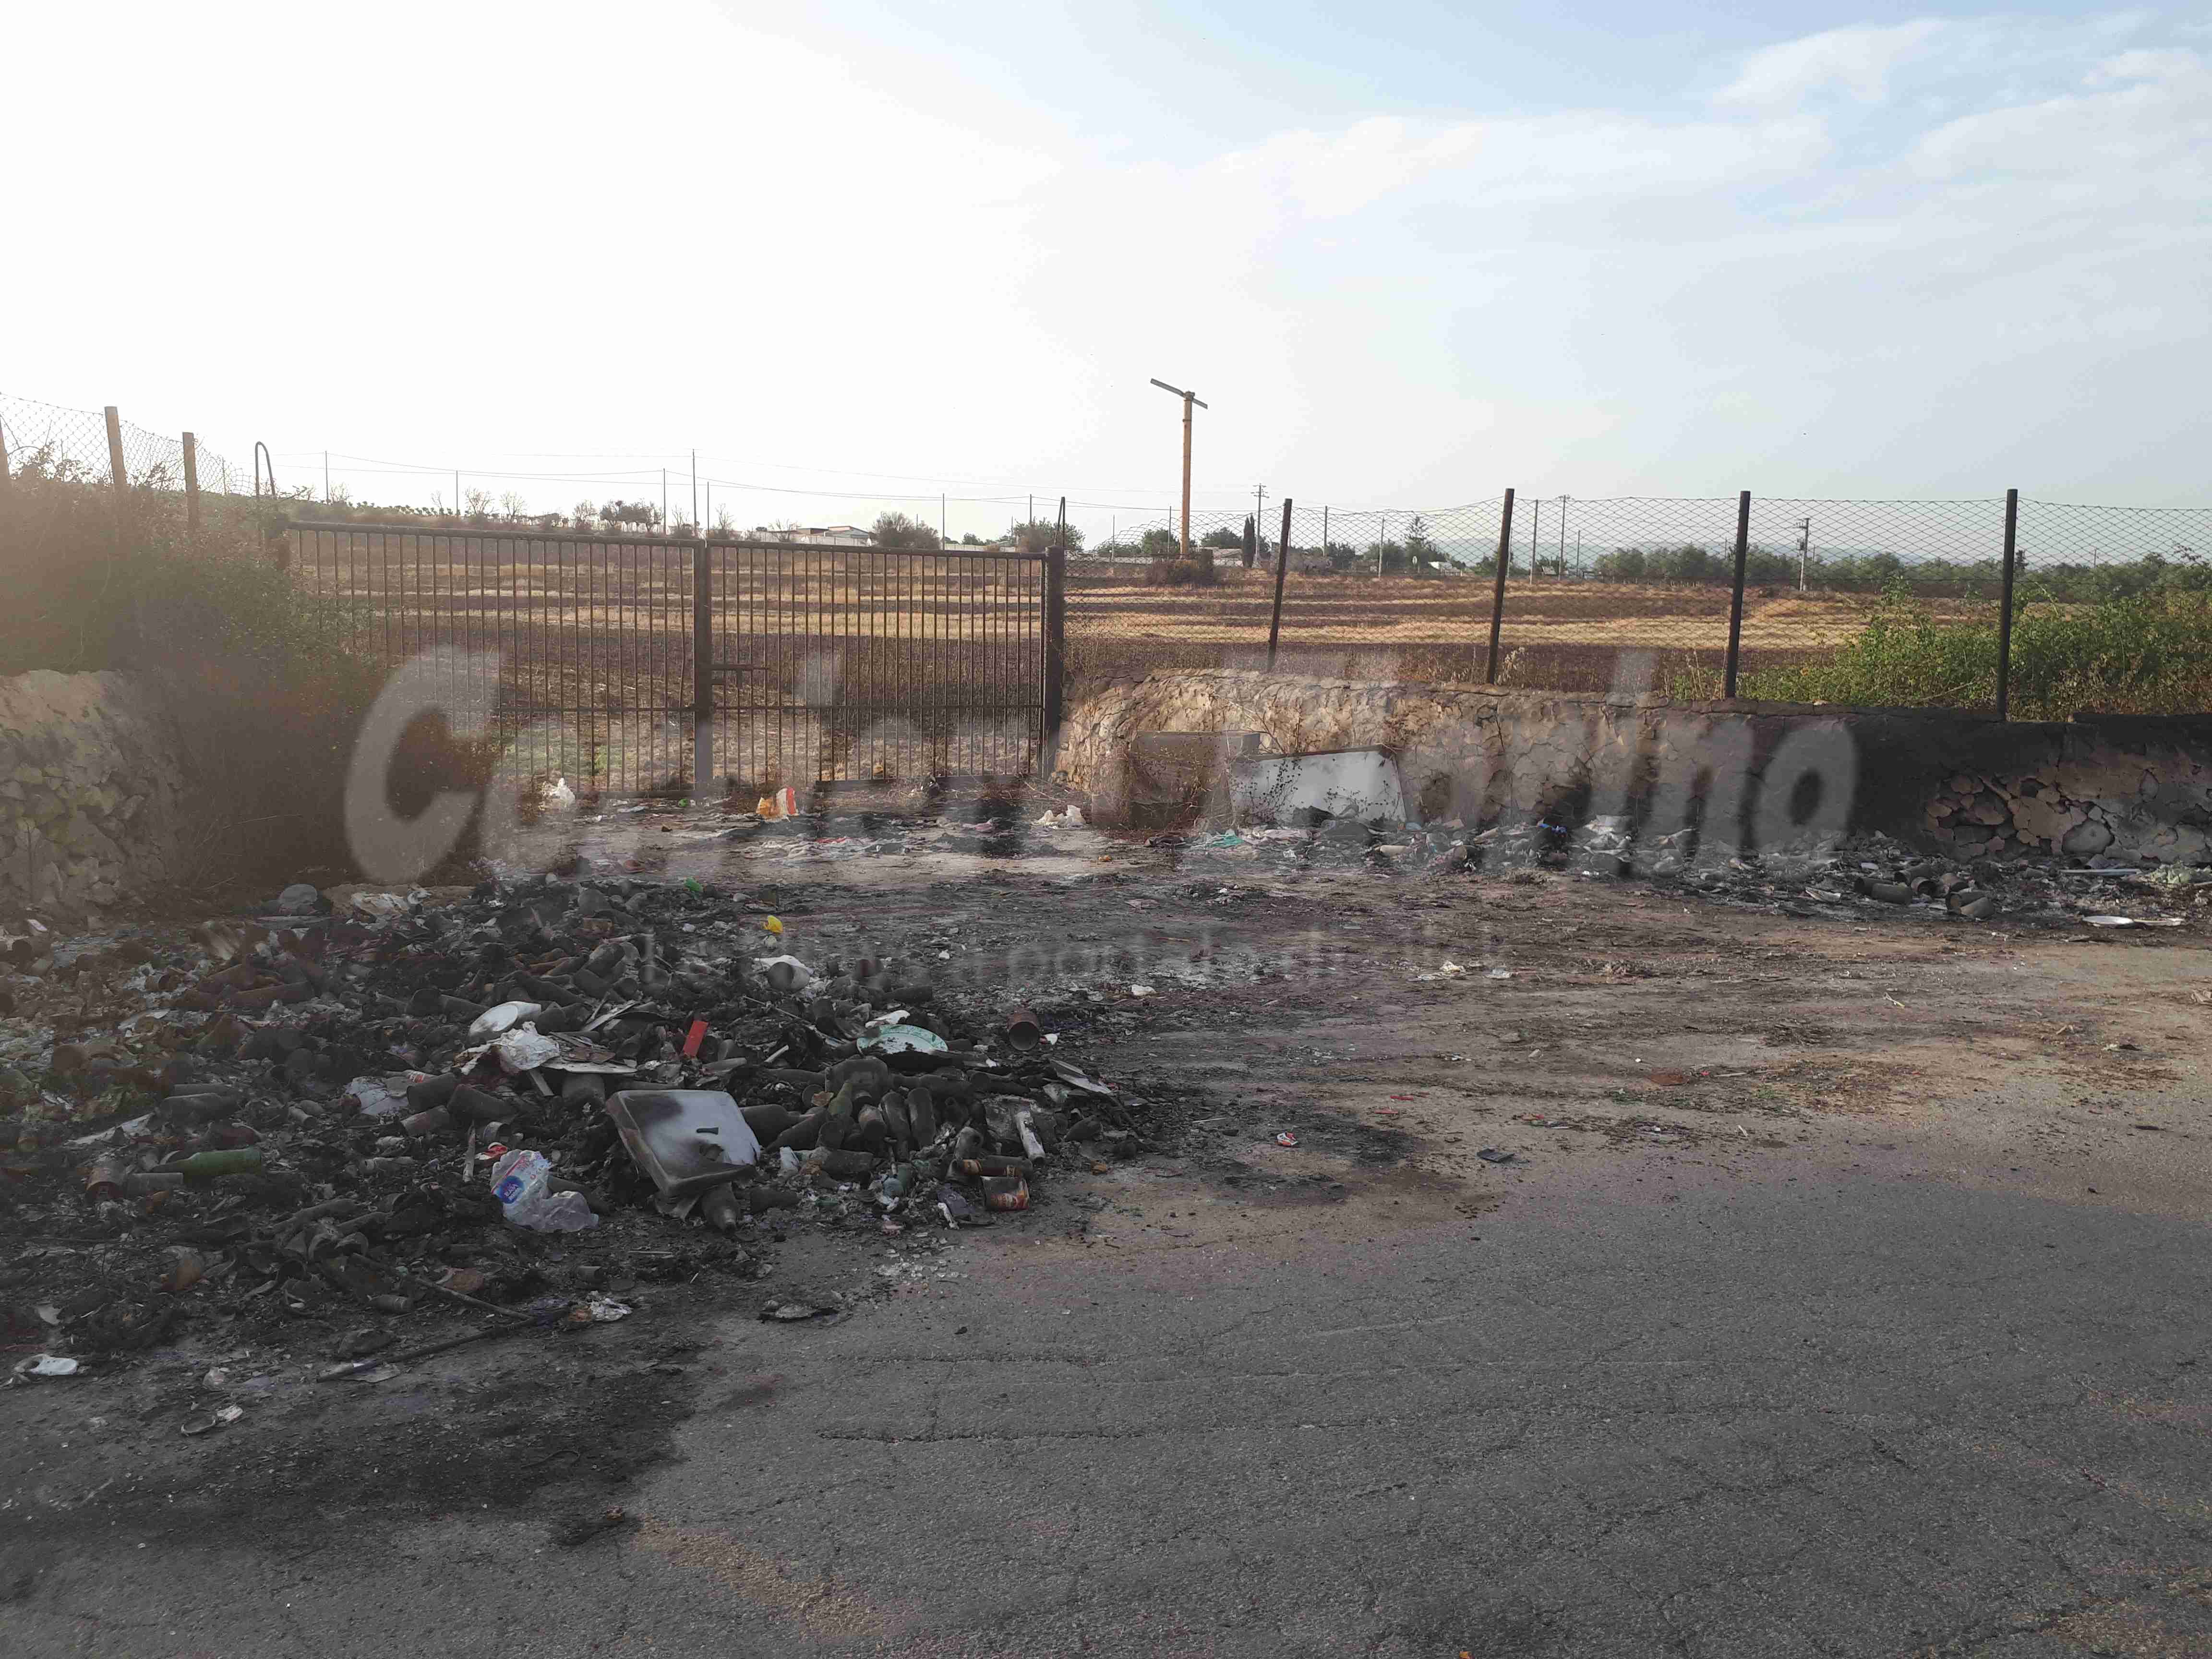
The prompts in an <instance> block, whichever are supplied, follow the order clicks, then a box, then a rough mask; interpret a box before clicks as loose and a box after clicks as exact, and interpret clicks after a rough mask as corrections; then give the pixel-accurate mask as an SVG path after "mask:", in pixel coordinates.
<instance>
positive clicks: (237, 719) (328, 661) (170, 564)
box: [0, 467, 472, 884]
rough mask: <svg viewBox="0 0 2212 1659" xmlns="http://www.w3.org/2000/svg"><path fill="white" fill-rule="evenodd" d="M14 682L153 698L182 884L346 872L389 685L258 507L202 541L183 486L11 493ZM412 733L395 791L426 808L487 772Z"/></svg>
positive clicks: (3, 509) (6, 666)
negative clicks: (107, 673)
mask: <svg viewBox="0 0 2212 1659" xmlns="http://www.w3.org/2000/svg"><path fill="white" fill-rule="evenodd" d="M0 584H4V586H5V591H6V592H8V594H9V598H10V603H9V605H6V606H0V675H8V674H15V673H20V672H22V671H27V670H30V669H34V668H46V669H54V670H58V671H62V672H88V671H100V670H113V671H120V672H123V673H125V674H128V675H130V676H131V677H132V678H133V679H134V680H136V681H137V682H138V683H139V684H142V685H143V686H144V687H146V688H148V689H149V690H150V691H151V692H152V694H153V696H154V699H155V702H157V704H158V706H159V707H160V708H161V710H162V712H163V713H164V714H165V715H166V717H167V721H168V723H169V725H170V726H172V728H173V732H174V735H175V740H176V744H177V749H178V753H177V756H176V759H177V762H178V764H179V769H180V770H181V772H182V774H183V775H184V777H185V782H186V793H185V802H184V807H183V818H184V823H183V825H182V833H181V836H180V846H179V859H178V860H177V866H176V873H177V875H178V876H179V878H180V879H181V880H183V881H185V882H186V883H187V884H221V883H225V882H231V881H249V882H265V881H269V880H275V879H279V878H287V879H289V878H290V877H291V875H292V874H294V873H295V872H298V871H300V870H303V869H308V868H321V869H328V870H342V869H344V868H345V867H347V866H348V864H349V858H348V854H347V849H346V845H345V838H344V829H343V823H344V820H343V805H344V801H343V786H344V779H345V772H346V765H347V763H348V760H349V757H350V755H351V752H352V745H353V741H354V738H355V734H356V732H357V731H358V730H359V728H360V724H361V720H362V715H363V714H364V713H365V711H366V710H367V708H368V704H369V702H371V701H372V700H373V699H374V696H375V694H376V690H377V688H378V685H379V683H380V674H379V672H378V671H377V670H376V669H375V668H374V666H373V665H369V664H368V663H366V662H363V661H362V660H360V659H356V657H355V656H354V655H352V654H351V653H349V651H348V650H347V649H346V647H345V645H344V641H345V640H346V639H347V637H348V636H349V629H348V620H349V619H348V617H346V615H345V612H344V611H343V608H342V605H341V604H340V602H337V601H332V600H329V599H316V598H314V597H313V596H312V595H309V594H306V593H303V592H301V591H300V589H299V587H298V586H297V585H296V584H295V583H294V582H293V581H292V580H291V579H290V577H289V575H288V574H286V573H285V571H284V570H283V568H280V567H279V565H278V563H277V562H276V560H275V559H274V558H272V556H270V550H269V549H268V548H267V547H266V546H264V543H263V541H262V538H261V535H260V533H259V527H258V525H257V524H256V523H255V522H254V521H253V520H252V516H251V514H250V513H239V514H231V515H227V516H226V517H224V518H222V519H219V520H216V521H214V522H211V523H208V524H204V525H203V526H201V529H200V531H199V533H197V535H194V534H191V533H188V532H187V530H186V527H185V513H184V504H183V501H182V500H181V498H180V497H179V496H177V495H173V494H167V493H164V492H161V491H156V490H147V489H141V490H133V491H132V492H131V493H130V494H129V495H127V496H124V497H122V498H120V499H118V496H117V495H116V493H115V492H114V491H113V490H112V489H109V488H107V487H106V486H104V485H98V484H93V483H83V482H79V481H76V480H72V479H70V478H67V477H55V476H52V474H50V473H47V472H46V471H42V470H40V469H38V468H35V467H33V468H27V469H25V470H24V471H20V472H17V473H16V474H15V476H14V477H11V478H10V479H9V480H8V482H7V483H6V485H5V487H4V488H0ZM412 735H416V736H420V737H421V738H422V739H423V741H422V742H419V743H415V744H410V749H409V751H408V753H407V755H406V756H405V757H404V759H403V763H402V766H401V768H400V769H399V770H400V772H401V773H402V774H403V778H402V781H399V782H398V784H397V785H396V786H395V791H394V793H395V796H397V797H414V798H416V799H414V801H413V803H412V805H419V804H420V801H421V800H422V799H428V794H429V793H430V792H431V790H432V789H433V788H434V787H439V783H440V781H441V780H442V779H445V778H447V777H450V776H452V775H455V774H457V773H458V774H460V775H466V774H468V773H469V772H471V770H472V767H471V764H470V757H463V756H459V755H458V754H456V753H453V752H452V751H451V750H449V749H448V748H447V746H446V745H444V744H440V743H439V742H438V741H437V738H438V737H439V736H440V734H439V733H435V732H423V733H420V734H412ZM395 805H398V806H400V807H401V809H402V810H412V806H411V805H410V801H409V800H407V799H395Z"/></svg>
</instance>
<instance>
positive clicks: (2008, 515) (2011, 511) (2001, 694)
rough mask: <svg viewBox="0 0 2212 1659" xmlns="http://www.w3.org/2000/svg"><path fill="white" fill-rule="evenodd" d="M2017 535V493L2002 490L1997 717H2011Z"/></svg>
mask: <svg viewBox="0 0 2212 1659" xmlns="http://www.w3.org/2000/svg"><path fill="white" fill-rule="evenodd" d="M2019 534H2020V491H2018V490H2017V489H2008V490H2006V491H2005V529H2004V580H2003V587H2004V600H2003V603H2004V614H2003V616H2002V617H1999V618H1998V619H1997V718H1998V719H1999V720H2009V719H2010V718H2011V717H2012V568H2013V560H2014V547H2015V543H2016V541H2017V539H2018V538H2019Z"/></svg>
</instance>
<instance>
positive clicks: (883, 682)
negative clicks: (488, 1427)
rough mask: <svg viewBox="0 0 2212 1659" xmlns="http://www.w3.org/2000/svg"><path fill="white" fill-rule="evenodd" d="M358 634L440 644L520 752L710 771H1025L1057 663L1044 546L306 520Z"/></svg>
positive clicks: (568, 770) (460, 690)
mask: <svg viewBox="0 0 2212 1659" xmlns="http://www.w3.org/2000/svg"><path fill="white" fill-rule="evenodd" d="M289 531H290V544H291V552H290V554H289V556H290V558H291V560H292V562H293V568H294V571H295V577H296V579H297V580H299V581H300V582H301V585H302V586H304V587H305V588H306V589H307V592H311V593H313V594H314V595H315V596H316V597H317V598H318V599H320V600H323V601H327V602H329V603H331V604H333V605H338V606H340V607H342V608H343V611H344V613H345V615H346V617H347V621H348V625H349V630H350V639H351V641H352V644H353V647H354V648H355V649H356V651H357V652H359V653H362V654H363V655H364V656H367V657H368V658H370V659H372V660H375V661H378V662H380V663H383V664H385V665H389V666H393V667H396V666H398V665H400V664H402V663H404V662H407V661H409V660H411V659H415V658H416V657H417V656H420V655H422V654H423V653H433V654H434V655H435V656H436V657H438V658H439V659H441V660H440V665H439V668H438V672H439V673H440V674H441V675H442V676H443V677H445V681H446V684H447V688H448V695H449V696H450V697H451V699H452V701H453V704H454V705H455V706H456V707H459V706H464V705H465V703H466V702H468V701H469V700H470V697H471V694H472V693H473V694H476V695H479V696H482V697H483V699H484V700H485V701H486V702H489V709H490V720H491V731H490V732H489V736H490V738H492V740H493V741H494V742H495V744H496V746H497V749H498V751H499V754H500V756H501V763H502V766H503V768H504V769H506V770H507V772H509V773H511V774H519V775H525V776H535V775H542V776H547V777H551V776H560V777H563V778H565V779H567V780H568V782H569V784H570V785H571V786H572V787H576V788H580V789H584V790H589V791H598V790H607V791H612V792H616V793H665V792H676V793H695V792H702V791H710V790H711V791H712V792H713V793H716V794H719V793H721V791H722V789H723V788H725V787H735V788H738V789H739V790H745V789H762V790H766V789H772V788H775V787H780V786H782V785H786V784H789V785H792V786H793V787H798V788H799V789H801V790H802V791H803V790H807V789H811V788H812V787H816V786H817V785H823V784H834V783H856V782H891V781H916V780H920V779H925V778H932V777H939V778H941V777H946V776H971V777H972V776H998V777H1011V776H1018V775H1026V774H1028V773H1030V772H1031V771H1033V770H1034V769H1035V768H1036V764H1037V763H1038V760H1039V757H1040V756H1041V754H1042V747H1043V744H1044V739H1045V734H1046V731H1047V726H1048V716H1050V717H1051V718H1053V719H1055V720H1056V712H1055V711H1054V710H1053V709H1052V708H1050V705H1049V693H1050V690H1051V684H1052V677H1051V675H1050V673H1049V672H1048V661H1047V658H1048V647H1049V646H1050V643H1051V641H1050V640H1049V639H1048V628H1047V624H1048V621H1049V617H1050V612H1049V606H1048V588H1049V586H1050V583H1051V580H1052V574H1051V573H1052V568H1053V566H1054V560H1053V559H1052V558H1051V557H1049V556H1045V555H1034V554H1020V553H1004V552H993V553H975V552H965V551H908V550H894V549H885V548H862V547H833V548H824V547H808V546H802V545H794V544H787V543H775V542H757V541H716V540H711V539H708V540H698V539H687V538H661V537H621V536H588V535H573V534H555V533H548V534H526V533H513V532H467V531H447V530H438V529H423V528H421V527H418V526H379V525H364V524H359V523H354V522H350V521H346V522H332V521H316V520H297V521H295V522H294V523H292V524H291V525H290V526H289ZM702 733H703V734H704V736H705V741H704V742H703V743H702V741H701V740H700V739H701V735H702Z"/></svg>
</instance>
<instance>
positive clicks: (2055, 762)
mask: <svg viewBox="0 0 2212 1659" xmlns="http://www.w3.org/2000/svg"><path fill="white" fill-rule="evenodd" d="M1152 732H1260V733H1264V734H1265V736H1266V738H1267V740H1268V741H1269V744H1270V745H1271V746H1272V747H1273V748H1274V749H1275V750H1278V751H1279V752H1281V753H1285V754H1302V753H1303V754H1315V753H1322V752H1326V751H1328V750H1342V749H1369V748H1380V749H1388V750H1391V751H1392V752H1393V753H1395V755H1396V756H1397V757H1398V763H1399V769H1400V772H1401V775H1402V777H1403V779H1404V782H1405V789H1406V795H1407V801H1408V804H1409V807H1410V806H1412V804H1413V803H1415V802H1418V803H1419V805H1418V807H1414V808H1413V810H1416V811H1418V812H1419V815H1420V816H1421V817H1424V818H1448V817H1457V818H1461V819H1463V820H1465V821H1467V822H1468V823H1492V822H1496V821H1498V820H1500V819H1502V818H1513V817H1525V816H1531V815H1534V814H1535V813H1539V812H1559V813H1588V814H1591V815H1595V814H1597V813H1601V812H1629V813H1632V814H1635V815H1638V816H1645V817H1648V816H1649V815H1650V814H1651V813H1652V812H1653V811H1655V810H1656V811H1658V812H1659V813H1660V814H1661V815H1662V816H1668V817H1672V816H1674V815H1678V814H1680V813H1682V812H1684V811H1686V810H1688V807H1689V804H1690V802H1691V801H1692V799H1693V798H1694V799H1697V800H1699V801H1702V802H1703V803H1704V804H1705V811H1707V812H1708V813H1710V812H1711V811H1713V810H1714V809H1715V805H1716V803H1718V804H1719V810H1720V811H1722V812H1723V814H1724V815H1727V816H1729V817H1730V821H1731V822H1732V823H1733V824H1734V825H1735V828H1736V829H1738V830H1739V831H1740V832H1741V834H1742V835H1743V836H1746V837H1747V838H1749V839H1751V840H1753V841H1754V842H1755V841H1757V840H1758V839H1759V834H1760V832H1761V829H1762V827H1764V829H1765V831H1766V832H1767V833H1769V834H1770V835H1771V834H1776V833H1781V832H1784V831H1787V830H1788V829H1790V828H1792V827H1793V826H1794V827H1802V826H1805V825H1808V824H1814V823H1819V822H1820V820H1821V818H1822V817H1823V816H1824V815H1825V816H1826V817H1829V818H1832V819H1833V820H1835V821H1836V823H1839V824H1840V825H1841V826H1842V827H1844V828H1847V829H1851V830H1880V831H1882V832H1884V833H1887V834H1890V835H1894V836H1899V838H1901V839H1903V840H1905V841H1907V842H1911V843H1912V844H1914V845H1917V846H1921V847H1924V848H1929V849H1930V850H1935V851H1942V852H1946V853H1952V854H1958V855H1960V856H1975V855H1980V854H1989V855H1992V856H2007V855H2012V854H2060V853H2063V854H2075V855H2078V856H2084V857H2087V856H2093V855H2096V854H2111V855H2112V856H2116V857H2122V858H2128V859H2136V860H2156V861H2158V862H2160V863H2184V864H2194V863H2202V862H2212V720H2204V719H2196V720H2159V719H2150V718H2142V717H2113V718H2110V719H2096V718H2092V717H2089V716H2081V717H2077V718H2076V719H2075V720H2071V721H2020V722H2014V723H2011V724H2000V723H1999V722H1997V721H1996V720H1991V719H1990V718H1988V717H1986V716H1982V715H1975V714H1961V713H1958V712H1955V711H1952V710H1943V709H1845V708H1832V707H1828V706H1826V705H1820V706H1808V705H1805V704H1801V703H1759V702H1744V701H1738V702H1732V703H1723V702H1707V703H1677V702H1669V701H1668V700H1667V699H1664V698H1661V697H1652V696H1641V697H1628V696H1602V695H1578V696H1571V695H1566V694H1555V693H1544V692H1534V691H1501V690H1492V689H1490V688H1487V687H1482V686H1445V685H1425V684H1395V683H1380V682H1362V681H1352V680H1321V679H1301V678H1293V677H1290V676H1285V675H1268V674H1263V673H1252V672H1245V671H1227V670H1220V671H1197V672H1190V673H1179V674H1156V675H1153V676H1152V677H1151V678H1147V679H1146V680H1144V681H1142V682H1140V683H1139V684H1135V685H1129V686H1121V687H1117V688H1115V690H1111V691H1108V692H1105V693H1103V694H1102V695H1100V696H1097V697H1095V698H1093V699H1092V700H1091V701H1090V702H1086V703H1085V704H1083V705H1081V706H1080V707H1079V708H1077V709H1076V710H1075V711H1074V712H1073V716H1072V717H1071V718H1070V719H1069V720H1068V721H1067V722H1066V725H1065V726H1064V727H1063V730H1062V734H1061V740H1060V749H1059V751H1058V756H1057V762H1056V765H1057V772H1058V775H1059V776H1060V779H1061V781H1064V782H1066V783H1067V784H1069V785H1070V786H1072V787H1076V788H1080V789H1083V790H1084V791H1085V793H1087V794H1088V795H1089V796H1090V797H1091V814H1092V816H1093V817H1095V818H1097V820H1098V821H1100V822H1102V823H1116V822H1121V821H1126V820H1127V817H1129V814H1130V811H1131V803H1132V799H1133V793H1141V781H1140V780H1139V779H1138V778H1136V777H1135V776H1134V775H1133V772H1132V769H1131V763H1130V740H1131V739H1132V738H1134V737H1136V736H1138V735H1139V734H1144V733H1152ZM1839 760H1840V761H1841V764H1838V761H1839ZM1778 764H1779V768H1780V770H1779V771H1778V770H1777V766H1778ZM1808 771H1809V772H1817V773H1821V774H1824V775H1825V781H1822V782H1821V783H1820V784H1818V785H1817V786H1814V787H1812V788H1811V789H1810V791H1809V792H1808V789H1807V787H1806V786H1805V783H1804V778H1805V776H1806V775H1807V774H1808ZM1785 772H1786V773H1787V774H1788V775H1787V777H1784V776H1783V775H1782V774H1783V773H1785ZM1770 774H1771V776H1770ZM1770 783H1771V784H1772V785H1773V786H1774V787H1771V788H1770V787H1768V786H1769V784H1770ZM1823 794H1825V800H1822V799H1815V798H1817V797H1820V796H1822V795H1823ZM1673 827H1674V824H1673V823H1669V824H1668V825H1665V826H1662V833H1664V832H1665V830H1666V829H1671V828H1673Z"/></svg>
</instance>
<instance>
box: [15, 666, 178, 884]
mask: <svg viewBox="0 0 2212 1659" xmlns="http://www.w3.org/2000/svg"><path fill="white" fill-rule="evenodd" d="M183 799H184V781H183V779H182V777H181V776H180V775H179V771H178V769H177V764H176V760H175V755H174V744H173V742H172V741H171V740H170V738H169V736H168V732H167V721H166V720H164V719H163V717H162V715H161V710H160V708H158V707H157V706H155V703H154V701H153V699H152V698H151V696H149V694H148V693H147V692H146V691H145V690H143V688H142V687H141V686H139V685H138V684H137V683H135V682H134V681H132V680H131V678H129V677H128V676H126V675H122V674H114V673H99V674H57V673H54V672H52V671H49V670H46V669H36V670H33V671H32V672H30V673H27V674H18V675H16V676H15V677H14V678H11V679H0V913H5V912H9V911H15V912H22V911H30V912H33V913H37V914H40V915H51V914H53V913H57V912H66V911H82V910H84V909H86V908H93V907H101V906H106V905H112V904H115V903H117V902H120V901H121V900H123V899H124V898H125V896H128V895H130V894H131V893H132V892H133V891H134V890H139V889H143V888H144V887H146V886H148V885H149V884H153V883H155V882H158V881H160V880H161V879H162V878H164V877H166V876H167V874H168V873H169V872H170V871H171V868H172V866H173V862H174V860H175V858H176V853H177V835H178V828H179V813H180V809H181V806H182V804H183Z"/></svg>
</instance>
